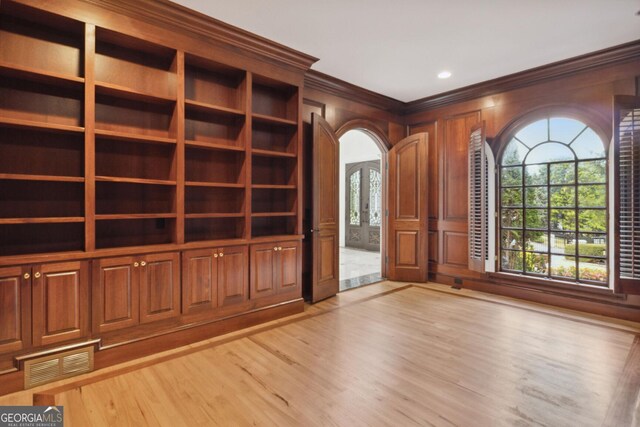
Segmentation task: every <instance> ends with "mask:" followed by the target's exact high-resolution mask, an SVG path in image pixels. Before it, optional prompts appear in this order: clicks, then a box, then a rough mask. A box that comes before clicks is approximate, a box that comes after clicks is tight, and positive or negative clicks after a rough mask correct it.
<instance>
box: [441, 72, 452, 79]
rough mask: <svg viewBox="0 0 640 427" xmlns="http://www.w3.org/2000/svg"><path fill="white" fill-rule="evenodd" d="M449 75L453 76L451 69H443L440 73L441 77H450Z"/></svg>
mask: <svg viewBox="0 0 640 427" xmlns="http://www.w3.org/2000/svg"><path fill="white" fill-rule="evenodd" d="M449 77H451V72H450V71H442V72H440V74H438V78H439V79H448V78H449Z"/></svg>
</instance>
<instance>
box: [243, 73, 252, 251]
mask: <svg viewBox="0 0 640 427" xmlns="http://www.w3.org/2000/svg"><path fill="white" fill-rule="evenodd" d="M252 99H253V73H251V72H250V71H247V74H246V78H245V108H246V122H245V135H246V136H245V150H246V151H245V156H244V161H245V169H246V176H245V192H244V195H245V202H244V206H245V222H244V230H245V236H246V238H247V239H251V229H252V223H251V213H252V212H253V206H251V197H252V196H251V191H252V190H251V185H252V183H253V177H252V173H253V171H252V167H251V165H252V164H253V119H252V113H253V105H252Z"/></svg>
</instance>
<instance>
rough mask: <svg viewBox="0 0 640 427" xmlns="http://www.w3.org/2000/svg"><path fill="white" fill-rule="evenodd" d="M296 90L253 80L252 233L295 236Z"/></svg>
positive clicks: (297, 164) (278, 83)
mask: <svg viewBox="0 0 640 427" xmlns="http://www.w3.org/2000/svg"><path fill="white" fill-rule="evenodd" d="M298 103H299V100H298V88H297V87H295V86H291V85H286V84H282V83H281V82H277V81H274V80H270V79H266V78H262V77H259V76H254V79H253V87H252V103H251V105H252V115H251V119H252V138H251V192H252V193H251V230H252V231H251V233H252V236H254V237H263V236H271V235H283V234H294V233H295V232H296V227H297V216H298V200H299V194H300V192H299V177H298V168H299V167H300V166H299V156H298V147H299V146H298V136H299V135H298V132H299V129H298Z"/></svg>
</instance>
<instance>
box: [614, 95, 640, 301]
mask: <svg viewBox="0 0 640 427" xmlns="http://www.w3.org/2000/svg"><path fill="white" fill-rule="evenodd" d="M614 144H615V146H614V153H615V154H614V164H615V166H614V167H615V169H614V170H615V184H614V187H615V212H616V215H615V253H616V259H615V264H616V268H615V279H616V280H615V289H616V291H617V292H622V293H627V294H636V295H638V294H640V97H635V96H616V97H615V98H614Z"/></svg>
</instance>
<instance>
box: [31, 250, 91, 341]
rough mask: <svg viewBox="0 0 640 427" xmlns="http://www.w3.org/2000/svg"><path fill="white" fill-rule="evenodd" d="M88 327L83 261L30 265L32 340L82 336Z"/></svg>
mask: <svg viewBox="0 0 640 427" xmlns="http://www.w3.org/2000/svg"><path fill="white" fill-rule="evenodd" d="M88 331H89V267H88V263H87V262H67V263H60V264H43V265H40V266H34V268H33V344H34V345H35V346H40V345H49V344H53V343H58V342H63V341H67V340H71V339H77V338H82V337H84V336H86V335H88Z"/></svg>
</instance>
